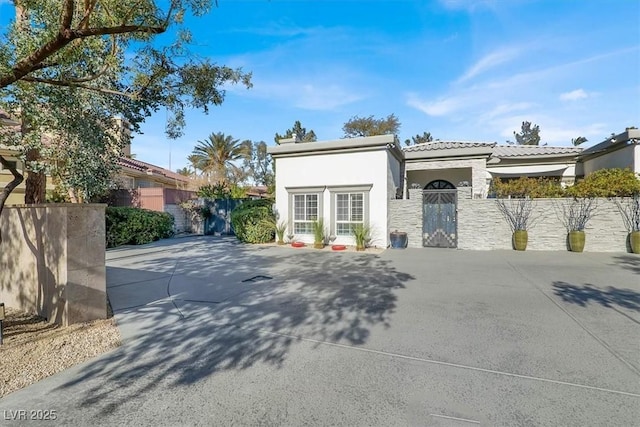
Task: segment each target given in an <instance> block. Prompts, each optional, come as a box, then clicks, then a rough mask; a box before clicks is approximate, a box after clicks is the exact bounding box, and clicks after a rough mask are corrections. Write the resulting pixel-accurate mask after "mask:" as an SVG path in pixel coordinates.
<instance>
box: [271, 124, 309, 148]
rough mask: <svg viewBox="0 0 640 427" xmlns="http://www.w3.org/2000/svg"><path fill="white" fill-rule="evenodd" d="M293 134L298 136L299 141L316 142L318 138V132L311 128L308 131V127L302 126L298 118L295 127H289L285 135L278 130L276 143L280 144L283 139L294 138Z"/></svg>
mask: <svg viewBox="0 0 640 427" xmlns="http://www.w3.org/2000/svg"><path fill="white" fill-rule="evenodd" d="M293 135H295V136H296V139H297V140H298V141H299V142H314V141H315V140H316V133H315V132H314V131H313V130H309V132H307V128H304V127H302V124H301V123H300V121H299V120H296V121H295V123H294V124H293V127H292V128H291V129H287V130H286V131H285V132H284V134H283V135H280V134H279V133H277V132H276V135H275V136H274V137H273V140H274V141H275V143H276V144H280V140H281V139H286V138H293Z"/></svg>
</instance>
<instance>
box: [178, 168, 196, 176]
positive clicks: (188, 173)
mask: <svg viewBox="0 0 640 427" xmlns="http://www.w3.org/2000/svg"><path fill="white" fill-rule="evenodd" d="M176 173H177V174H178V175H182V176H186V177H187V178H189V177H192V176H193V175H194V171H193V169H191V168H190V167H189V166H185V167H183V168H180V169H176Z"/></svg>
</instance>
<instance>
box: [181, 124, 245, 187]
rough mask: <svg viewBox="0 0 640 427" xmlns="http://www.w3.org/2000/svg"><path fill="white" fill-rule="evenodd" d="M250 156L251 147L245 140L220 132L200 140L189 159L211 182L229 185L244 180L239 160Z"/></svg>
mask: <svg viewBox="0 0 640 427" xmlns="http://www.w3.org/2000/svg"><path fill="white" fill-rule="evenodd" d="M250 156H251V152H250V147H248V146H247V144H246V143H245V142H242V143H241V142H240V140H238V139H234V138H233V137H232V136H231V135H225V134H224V133H222V132H218V133H212V134H211V135H209V137H208V138H207V139H206V140H204V141H198V144H197V145H196V146H195V148H194V149H193V153H192V155H191V156H190V157H189V160H190V161H191V162H193V164H194V166H195V167H196V168H197V169H199V170H201V171H203V173H204V174H205V175H206V176H207V178H208V179H209V181H210V182H214V183H216V184H222V185H225V186H229V185H230V184H232V183H233V184H237V183H238V182H239V181H240V180H242V177H243V175H244V173H243V171H242V170H241V169H240V167H239V166H238V165H237V162H238V161H242V160H248V159H250Z"/></svg>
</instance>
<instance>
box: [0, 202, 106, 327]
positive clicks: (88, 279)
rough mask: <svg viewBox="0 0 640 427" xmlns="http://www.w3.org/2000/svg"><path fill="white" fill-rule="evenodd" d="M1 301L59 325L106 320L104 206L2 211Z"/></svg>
mask: <svg viewBox="0 0 640 427" xmlns="http://www.w3.org/2000/svg"><path fill="white" fill-rule="evenodd" d="M0 227H2V243H0V247H1V248H2V249H1V251H0V271H1V274H0V301H2V302H4V303H5V304H6V305H7V306H9V307H13V308H19V309H22V310H24V311H27V312H31V313H37V314H39V315H41V316H43V317H45V318H47V319H48V320H49V321H50V322H53V323H57V324H60V325H65V326H66V325H69V324H72V323H78V322H86V321H90V320H94V319H104V318H106V316H107V294H106V274H105V205H102V204H44V205H28V206H9V207H5V209H4V211H3V212H2V216H1V217H0Z"/></svg>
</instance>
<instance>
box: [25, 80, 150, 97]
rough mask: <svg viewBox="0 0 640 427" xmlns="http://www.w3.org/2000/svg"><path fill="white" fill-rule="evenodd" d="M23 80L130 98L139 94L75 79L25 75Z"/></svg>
mask: <svg viewBox="0 0 640 427" xmlns="http://www.w3.org/2000/svg"><path fill="white" fill-rule="evenodd" d="M22 80H24V81H25V82H31V83H43V84H48V85H53V86H63V87H80V88H82V89H87V90H91V91H94V92H98V93H106V94H109V95H118V96H125V97H127V98H130V99H137V98H138V95H139V94H138V92H135V93H127V92H121V91H119V90H113V89H107V88H104V87H96V86H91V85H87V84H84V83H78V82H74V81H63V80H52V79H40V78H37V77H24V78H22Z"/></svg>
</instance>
